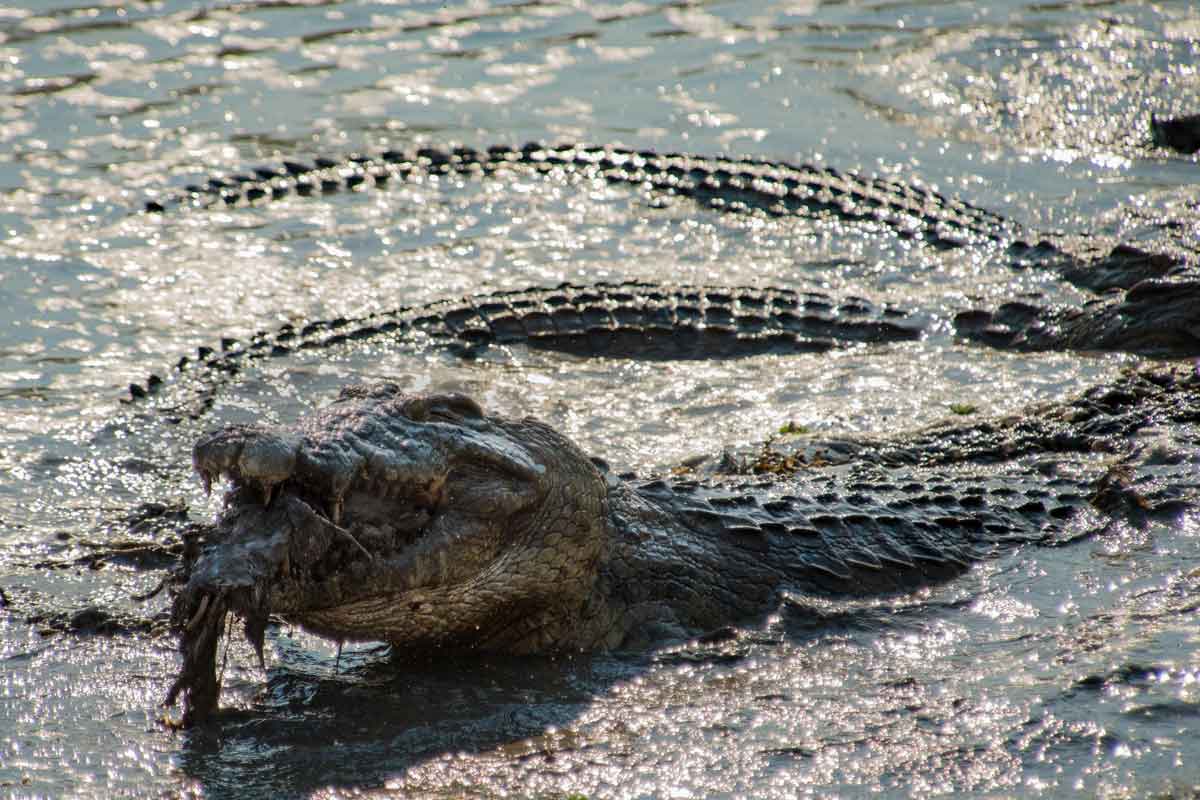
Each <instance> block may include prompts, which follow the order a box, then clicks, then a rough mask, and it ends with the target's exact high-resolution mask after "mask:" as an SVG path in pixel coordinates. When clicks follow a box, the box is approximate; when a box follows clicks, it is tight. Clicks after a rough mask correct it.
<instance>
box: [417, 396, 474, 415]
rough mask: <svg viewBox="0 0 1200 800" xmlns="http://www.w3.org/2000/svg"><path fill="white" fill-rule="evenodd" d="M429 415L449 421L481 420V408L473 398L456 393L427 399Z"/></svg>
mask: <svg viewBox="0 0 1200 800" xmlns="http://www.w3.org/2000/svg"><path fill="white" fill-rule="evenodd" d="M429 413H430V414H437V415H438V416H442V417H449V418H451V419H463V418H469V419H482V418H483V408H481V407H480V405H479V403H477V402H475V400H474V399H473V398H470V397H467V396H466V395H465V394H458V393H457V392H454V393H451V394H439V395H434V396H432V397H430V398H429Z"/></svg>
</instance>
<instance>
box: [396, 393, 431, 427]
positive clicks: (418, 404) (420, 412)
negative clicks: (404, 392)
mask: <svg viewBox="0 0 1200 800" xmlns="http://www.w3.org/2000/svg"><path fill="white" fill-rule="evenodd" d="M429 400H430V398H428V397H409V398H408V399H406V400H405V401H404V404H403V405H402V406H400V413H402V414H404V416H406V417H408V418H409V419H411V420H412V421H413V422H425V421H426V420H428V419H429Z"/></svg>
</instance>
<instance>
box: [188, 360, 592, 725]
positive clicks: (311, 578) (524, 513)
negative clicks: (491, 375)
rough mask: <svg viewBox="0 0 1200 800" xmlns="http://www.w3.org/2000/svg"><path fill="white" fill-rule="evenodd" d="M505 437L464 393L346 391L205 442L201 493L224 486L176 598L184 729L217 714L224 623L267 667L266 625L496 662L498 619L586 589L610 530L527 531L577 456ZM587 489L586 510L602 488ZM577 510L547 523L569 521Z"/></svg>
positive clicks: (547, 439) (197, 456)
mask: <svg viewBox="0 0 1200 800" xmlns="http://www.w3.org/2000/svg"><path fill="white" fill-rule="evenodd" d="M507 424H509V423H506V422H505V421H501V420H497V419H496V418H491V417H485V416H484V415H483V412H482V410H481V409H480V408H479V406H478V405H477V404H476V403H475V402H474V401H473V400H470V399H469V398H466V397H462V396H460V395H430V396H419V397H412V396H407V395H404V394H402V393H400V392H399V390H398V389H397V387H395V386H393V385H388V384H383V385H376V386H370V387H350V388H348V389H346V390H344V391H343V393H342V396H341V397H340V398H339V400H338V401H336V402H334V403H333V404H332V405H330V406H329V407H328V408H326V409H324V410H323V411H321V412H320V413H318V414H316V415H314V416H313V417H311V418H309V419H308V420H306V421H305V422H303V423H301V424H300V425H299V426H297V427H294V428H273V427H272V428H268V427H260V426H248V425H236V426H230V427H226V428H224V429H222V430H219V431H216V432H214V433H211V434H209V435H207V436H205V437H204V438H202V439H201V440H200V441H199V442H198V443H197V444H196V446H195V448H194V450H193V463H194V465H195V468H196V471H197V472H198V473H199V475H200V478H201V480H202V481H203V483H204V486H205V488H206V489H209V490H211V488H212V487H213V484H214V483H216V482H219V481H220V480H222V479H225V480H227V481H228V486H229V488H228V490H227V492H226V495H225V503H224V507H223V509H222V511H221V513H220V514H219V516H218V518H217V520H216V523H215V525H214V526H213V528H212V529H211V530H210V531H209V533H208V534H207V535H206V536H205V537H204V540H203V541H202V542H201V543H200V546H199V548H197V550H196V552H194V553H193V554H192V556H191V557H190V558H188V559H186V561H185V564H184V566H183V568H182V570H181V572H180V575H179V583H180V584H182V586H181V588H180V589H179V590H178V591H177V593H176V595H175V599H174V606H173V612H172V613H173V620H174V623H175V625H176V627H177V628H178V629H179V630H180V631H181V633H182V641H181V649H182V651H183V655H184V667H183V671H182V672H181V674H180V677H179V679H178V680H177V681H176V683H175V685H174V686H173V687H172V689H171V692H170V695H169V698H168V700H169V701H173V700H174V699H176V697H178V695H179V694H180V693H183V694H184V697H185V705H186V711H185V722H193V721H196V720H197V719H198V718H200V717H202V716H204V715H205V714H206V713H208V712H209V711H211V710H213V709H215V707H216V698H217V694H218V693H219V690H220V687H219V681H218V679H217V678H216V675H215V673H214V663H215V653H216V643H217V641H218V640H219V638H220V635H221V631H222V629H223V625H224V620H225V618H226V616H227V615H228V614H230V613H233V614H236V615H237V616H239V617H240V618H242V620H243V621H244V622H245V626H246V634H247V636H248V638H249V639H250V641H251V642H252V643H253V645H254V646H255V648H256V650H257V651H258V653H259V657H260V660H261V658H262V646H263V636H264V631H265V628H266V623H267V620H268V617H269V616H270V615H277V616H280V617H283V618H284V619H286V620H289V621H292V622H295V623H297V624H299V625H301V626H302V627H304V628H305V629H307V630H310V631H313V632H315V633H318V634H321V635H325V636H329V637H331V638H334V639H337V640H339V641H343V640H371V641H386V642H390V643H392V644H395V645H403V646H406V647H419V648H422V649H430V648H456V649H480V648H482V649H487V648H490V647H504V646H505V643H503V642H498V641H497V640H496V638H495V636H493V635H492V633H490V632H495V633H496V636H499V637H500V638H501V639H503V637H504V635H506V634H505V625H504V624H499V625H497V624H495V621H496V620H497V619H499V620H507V619H510V618H512V617H513V615H514V614H515V615H516V617H517V618H520V614H521V612H522V610H525V611H528V610H530V609H534V608H540V607H542V606H544V604H545V602H546V600H547V598H548V597H552V596H553V597H558V596H559V595H560V594H561V593H562V592H564V591H566V592H567V593H568V594H570V593H572V592H573V591H574V589H575V588H576V587H575V584H576V583H578V582H581V581H586V580H587V579H588V577H589V576H590V575H591V574H592V573H591V571H590V567H591V566H592V565H593V564H594V562H595V558H596V551H597V548H598V547H599V544H598V543H599V542H600V541H601V540H602V535H601V532H600V531H598V530H596V527H597V525H602V524H603V523H602V520H603V517H602V516H601V515H597V514H595V513H588V514H586V515H579V517H578V518H579V519H586V520H587V523H586V524H584V525H578V524H576V525H574V528H572V530H574V529H578V530H579V535H578V536H577V537H573V536H571V535H564V533H566V534H569V533H570V531H568V530H564V529H563V527H562V526H557V527H556V526H555V525H554V524H550V525H546V524H544V521H542V522H541V523H539V522H538V521H537V517H538V516H539V515H540V514H542V513H544V512H543V511H542V510H541V509H542V507H543V505H544V504H543V503H542V502H541V501H542V500H543V499H544V497H545V494H546V492H547V482H546V475H547V468H546V463H547V462H548V461H549V460H552V459H553V458H555V457H556V456H555V455H554V454H555V453H557V452H560V451H563V448H564V447H565V448H569V449H573V446H572V445H570V443H569V442H566V440H565V439H561V437H557V435H556V434H553V433H552V432H551V431H549V429H545V431H543V432H542V435H538V434H535V435H533V436H528V435H522V436H513V435H510V434H509V432H508V431H507V430H506V425H507ZM512 424H524V425H528V424H533V425H535V427H536V428H537V429H538V430H540V429H541V426H540V423H530V422H529V421H523V422H522V423H512ZM572 460H573V461H576V462H579V463H584V464H587V463H588V462H587V460H586V459H585V458H582V457H579V458H574V459H572ZM588 469H593V468H591V467H590V465H589V466H588ZM593 472H594V469H593ZM587 479H588V480H591V481H592V482H593V483H594V494H593V496H592V498H591V500H588V501H586V502H589V503H590V506H589V511H594V510H595V509H598V508H599V507H600V505H601V501H600V500H599V499H598V498H599V497H600V496H602V495H603V492H604V482H603V479H601V478H600V477H599V475H598V474H595V475H591V476H587ZM585 496H586V495H585ZM578 502H580V501H577V500H570V501H569V503H568V507H562V506H560V505H555V504H552V505H551V506H550V507H552V508H555V509H560V510H561V511H563V512H565V513H570V509H569V504H572V503H578ZM550 537H552V539H551V541H550V542H549V543H547V542H546V541H544V540H545V539H547V538H550ZM572 575H575V576H576V577H575V579H574V580H572ZM578 594H579V596H581V597H582V592H579V593H578Z"/></svg>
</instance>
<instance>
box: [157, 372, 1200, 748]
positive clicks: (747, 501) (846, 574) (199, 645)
mask: <svg viewBox="0 0 1200 800" xmlns="http://www.w3.org/2000/svg"><path fill="white" fill-rule="evenodd" d="M1030 418H1036V419H1038V420H1041V421H1043V422H1044V423H1045V426H1046V427H1045V429H1044V430H1043V431H1041V432H1040V433H1038V432H1033V433H1032V434H1031V431H1030V429H1029V424H1028V423H1029V419H1030ZM1197 422H1200V378H1198V377H1197V376H1196V375H1195V374H1194V372H1193V371H1191V370H1180V369H1174V370H1172V369H1159V370H1150V371H1143V372H1141V373H1138V372H1134V371H1130V372H1129V373H1128V374H1126V375H1124V376H1123V377H1122V378H1121V379H1120V380H1118V381H1117V383H1116V384H1115V385H1113V386H1110V387H1108V388H1107V390H1106V391H1104V392H1098V391H1093V392H1090V393H1087V394H1085V395H1084V396H1082V397H1080V398H1076V399H1075V400H1073V401H1068V402H1065V403H1058V404H1050V405H1049V406H1046V407H1041V408H1038V409H1032V410H1030V411H1029V412H1028V413H1027V414H1025V415H1023V416H1022V417H1021V418H1016V417H1014V418H1011V419H1009V420H1007V421H1005V420H1000V421H996V422H993V423H991V424H989V426H987V427H986V429H985V428H984V427H981V426H978V425H977V426H973V427H971V428H969V429H968V430H967V432H966V433H965V434H964V435H963V437H960V438H959V443H960V444H961V442H962V440H963V438H966V439H970V440H971V441H973V442H974V446H971V447H964V448H962V453H963V455H962V456H961V457H952V456H949V455H948V450H949V448H947V449H945V450H943V451H942V455H943V456H945V457H944V458H943V459H942V460H941V463H940V464H938V465H936V466H932V467H930V466H913V465H903V466H900V467H884V466H881V463H882V462H881V463H876V464H872V463H870V460H869V459H862V458H855V459H852V460H850V461H848V462H847V463H845V464H843V465H841V466H824V467H822V468H820V469H807V470H806V469H796V470H792V471H791V474H784V475H781V474H771V475H757V476H751V477H750V478H749V479H748V480H743V481H742V482H740V483H739V482H737V481H736V480H734V481H730V480H725V481H723V482H720V481H719V482H702V481H697V480H687V479H680V478H672V479H661V478H659V479H650V480H639V479H637V478H636V476H630V475H623V476H621V475H614V474H613V473H612V471H611V470H610V469H609V468H607V467H606V466H605V464H604V462H603V461H601V460H597V459H593V458H589V457H588V456H587V455H585V454H584V453H583V452H582V451H581V450H580V449H579V448H578V447H577V446H576V445H575V444H573V443H572V442H571V441H569V440H568V439H567V438H566V437H564V436H563V435H561V434H559V433H558V432H556V431H555V430H554V429H552V428H551V427H549V426H547V425H545V424H543V423H541V422H539V421H537V420H535V419H532V418H528V417H527V418H523V419H512V418H506V417H502V416H499V415H491V414H486V413H485V412H484V411H483V409H482V408H481V407H480V405H479V404H478V403H477V402H476V401H474V400H473V399H471V398H469V397H466V396H463V395H460V394H434V395H407V394H405V393H404V392H403V391H401V389H400V388H399V387H398V386H396V385H395V384H390V383H380V384H366V385H356V386H349V387H346V388H344V389H343V390H342V392H341V394H340V396H339V397H338V399H337V400H335V401H334V402H333V403H332V404H330V405H329V406H328V407H326V408H325V409H323V410H321V411H319V412H316V413H315V414H313V415H311V416H310V417H308V418H306V419H303V420H302V421H300V422H299V423H298V424H296V425H295V426H291V427H268V426H252V425H236V426H228V427H225V428H222V429H220V430H217V431H214V432H211V433H209V434H206V435H205V436H204V437H202V438H201V439H200V440H199V441H198V442H197V443H196V445H195V447H194V450H193V461H194V466H195V468H196V470H197V472H198V473H199V474H200V476H201V478H202V479H203V482H204V484H205V486H206V488H209V489H211V487H212V484H213V483H214V482H217V481H219V480H221V479H222V478H224V479H227V481H228V489H227V492H226V495H225V500H224V508H223V510H222V511H221V513H220V514H219V516H218V519H217V521H216V524H215V525H214V526H213V527H212V528H211V529H210V530H209V531H208V532H207V533H206V534H205V535H204V537H203V540H202V541H199V542H196V543H194V546H193V547H191V548H190V553H189V555H188V556H187V558H186V559H185V563H184V565H183V566H182V567H181V569H180V571H179V574H178V575H177V585H176V588H175V590H174V591H175V596H174V600H173V607H172V624H173V626H174V627H175V629H176V630H177V631H178V632H179V633H180V649H181V652H182V655H183V666H182V668H181V671H180V674H179V676H178V678H177V680H176V681H175V683H174V684H173V686H172V687H171V689H170V692H169V696H168V702H169V703H174V702H176V701H177V700H178V699H179V698H180V697H181V696H182V697H183V700H184V707H185V711H184V717H183V724H185V725H187V724H194V723H198V722H201V721H203V720H204V719H205V718H206V717H208V716H209V715H210V714H211V713H212V712H213V711H214V710H215V709H216V708H217V705H218V699H219V694H220V682H219V679H218V677H217V675H216V671H215V656H216V652H217V645H218V642H219V639H220V637H221V635H222V632H223V631H224V630H225V625H226V619H227V617H228V616H229V615H231V614H233V615H237V616H238V617H240V618H242V619H243V620H244V622H245V633H246V635H247V637H248V638H249V640H250V641H251V642H252V644H253V646H254V647H255V648H256V650H257V651H258V654H259V658H260V660H261V658H262V648H263V642H264V630H265V628H266V625H267V623H268V619H269V617H270V616H271V615H278V616H280V617H282V618H284V619H286V620H288V621H290V622H293V623H295V624H298V625H300V626H302V627H303V628H305V629H308V630H310V631H312V632H314V633H317V634H319V635H322V636H326V637H330V638H333V639H336V640H338V641H345V640H378V641H386V642H390V643H391V644H392V645H393V646H394V647H395V649H396V650H397V651H399V652H404V653H412V652H419V653H442V654H453V653H458V652H471V651H483V652H502V653H520V654H554V653H571V652H579V651H593V650H613V649H617V650H619V649H640V648H644V647H648V646H651V645H656V644H661V643H663V642H670V641H680V640H687V639H689V638H692V637H704V636H706V635H709V634H712V635H728V634H727V630H728V626H738V627H746V626H756V625H762V624H763V623H764V620H765V619H766V617H767V616H768V615H769V614H771V613H772V612H773V611H774V610H775V609H777V608H778V606H779V604H780V602H781V596H783V595H785V594H793V595H799V596H828V595H851V596H854V597H859V598H860V597H864V596H871V595H875V596H894V595H897V594H904V593H908V592H912V591H913V590H916V589H919V588H921V587H925V586H929V585H931V584H934V583H939V582H943V581H946V580H949V579H951V578H953V577H955V576H958V575H961V574H962V573H963V572H964V571H966V570H967V569H969V568H970V567H971V565H972V564H973V563H975V562H977V561H978V560H980V559H983V558H987V557H990V556H993V555H996V554H998V553H1001V552H1003V551H1005V550H1007V549H1011V548H1016V547H1021V546H1028V545H1038V544H1041V545H1048V546H1058V545H1063V544H1066V543H1070V542H1073V541H1077V540H1079V539H1083V538H1087V537H1090V536H1093V535H1096V534H1097V533H1098V532H1101V531H1103V530H1105V529H1106V527H1108V526H1111V525H1114V524H1121V525H1128V524H1134V525H1140V524H1144V523H1145V522H1146V521H1147V520H1148V519H1150V518H1153V517H1163V518H1170V517H1172V516H1173V515H1178V514H1179V513H1181V511H1183V510H1185V509H1194V508H1195V506H1194V503H1193V502H1192V499H1193V498H1194V496H1195V492H1196V489H1197V488H1200V487H1198V485H1197V480H1196V464H1197V457H1196V456H1197V454H1198V453H1200V448H1198V447H1197V444H1198V443H1197V441H1194V440H1193V439H1194V437H1193V438H1192V439H1188V438H1187V437H1186V436H1184V435H1183V434H1178V435H1179V436H1180V437H1182V438H1181V441H1182V444H1180V442H1175V441H1169V442H1165V443H1164V442H1163V441H1162V439H1163V438H1164V436H1166V434H1164V433H1163V431H1164V430H1166V429H1167V427H1169V429H1170V430H1172V431H1176V432H1179V431H1183V430H1184V429H1185V428H1187V425H1186V424H1194V423H1197ZM1185 423H1186V424H1185ZM1117 434H1119V435H1117ZM933 438H934V439H935V440H937V439H942V438H949V439H954V437H953V436H952V435H948V434H947V432H946V431H939V432H936V433H935V435H934V436H933ZM1032 439H1036V442H1034V441H1031V440H1032ZM919 440H920V436H918V437H916V439H915V441H918V444H917V445H916V447H917V449H923V448H922V445H920V444H919ZM985 440H986V441H987V442H990V447H982V446H980V445H981V443H982V442H984V441H985ZM1139 440H1144V441H1142V442H1141V444H1139ZM1022 441H1024V442H1025V445H1024V446H1021V445H1020V444H1019V443H1020V442H1022ZM867 449H869V450H874V451H877V452H884V451H886V450H887V448H886V447H880V446H878V444H876V445H875V446H871V447H868V448H864V450H867ZM894 449H895V448H893V450H894ZM1091 451H1101V452H1107V453H1108V457H1107V458H1106V459H1100V460H1097V458H1096V456H1095V455H1094V453H1092V452H1091ZM1064 453H1088V454H1089V455H1087V456H1084V457H1080V458H1078V459H1075V460H1072V459H1070V458H1068V457H1067V456H1065V455H1063V454H1064ZM894 455H895V454H894V453H893V456H894ZM1030 458H1035V459H1036V458H1040V459H1043V460H1042V461H1035V462H1031V461H1030ZM1045 459H1050V460H1049V461H1047V460H1045ZM896 460H897V459H895V458H893V462H892V463H896ZM898 460H899V461H903V460H904V459H903V458H900V459H898ZM975 461H979V462H982V463H984V464H985V465H984V466H983V467H981V468H973V466H972V463H973V462H975Z"/></svg>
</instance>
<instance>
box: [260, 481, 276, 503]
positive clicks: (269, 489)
mask: <svg viewBox="0 0 1200 800" xmlns="http://www.w3.org/2000/svg"><path fill="white" fill-rule="evenodd" d="M274 492H275V484H273V483H264V484H263V508H270V507H271V495H272V494H274Z"/></svg>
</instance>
